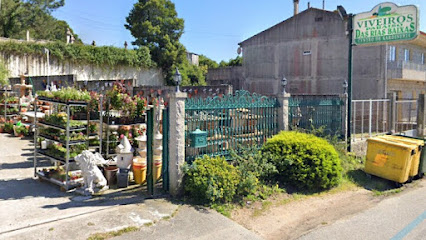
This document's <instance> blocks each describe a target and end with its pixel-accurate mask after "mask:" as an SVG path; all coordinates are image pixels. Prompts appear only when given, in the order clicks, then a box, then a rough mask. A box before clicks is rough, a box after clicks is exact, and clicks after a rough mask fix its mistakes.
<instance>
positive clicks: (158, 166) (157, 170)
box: [153, 155, 163, 181]
mask: <svg viewBox="0 0 426 240" xmlns="http://www.w3.org/2000/svg"><path fill="white" fill-rule="evenodd" d="M153 164H154V168H153V174H154V180H155V181H158V180H160V178H161V170H162V167H163V161H162V159H161V155H159V156H157V155H154V163H153Z"/></svg>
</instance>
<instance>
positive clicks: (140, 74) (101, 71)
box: [0, 53, 164, 86]
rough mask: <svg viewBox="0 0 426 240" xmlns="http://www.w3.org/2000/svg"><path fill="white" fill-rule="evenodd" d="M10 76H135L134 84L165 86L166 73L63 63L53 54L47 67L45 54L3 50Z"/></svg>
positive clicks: (116, 77)
mask: <svg viewBox="0 0 426 240" xmlns="http://www.w3.org/2000/svg"><path fill="white" fill-rule="evenodd" d="M0 57H1V58H3V59H4V62H5V65H6V67H7V68H8V69H9V70H10V77H11V78H18V77H19V76H20V75H26V76H33V77H37V76H47V75H50V76H59V75H74V76H75V81H94V80H101V81H102V80H122V79H134V80H135V85H136V86H140V85H156V86H160V85H163V82H164V80H163V76H162V72H161V70H158V69H143V68H141V69H138V68H134V67H129V66H113V67H111V66H107V65H105V66H96V65H90V64H85V63H73V62H61V61H59V60H58V59H56V58H54V57H52V56H50V64H49V65H50V66H49V70H48V64H47V57H46V55H26V56H18V55H9V54H3V53H0Z"/></svg>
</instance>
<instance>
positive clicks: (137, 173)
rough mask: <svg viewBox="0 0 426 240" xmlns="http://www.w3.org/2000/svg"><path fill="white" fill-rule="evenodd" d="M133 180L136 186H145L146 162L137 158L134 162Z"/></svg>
mask: <svg viewBox="0 0 426 240" xmlns="http://www.w3.org/2000/svg"><path fill="white" fill-rule="evenodd" d="M133 178H134V179H135V182H136V184H143V183H145V182H146V161H145V160H144V159H142V158H135V159H134V160H133Z"/></svg>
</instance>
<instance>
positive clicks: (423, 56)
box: [422, 53, 425, 64]
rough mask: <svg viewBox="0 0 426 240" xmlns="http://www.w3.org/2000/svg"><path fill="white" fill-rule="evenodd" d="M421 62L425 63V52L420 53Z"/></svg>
mask: <svg viewBox="0 0 426 240" xmlns="http://www.w3.org/2000/svg"><path fill="white" fill-rule="evenodd" d="M422 64H425V54H424V53H422Z"/></svg>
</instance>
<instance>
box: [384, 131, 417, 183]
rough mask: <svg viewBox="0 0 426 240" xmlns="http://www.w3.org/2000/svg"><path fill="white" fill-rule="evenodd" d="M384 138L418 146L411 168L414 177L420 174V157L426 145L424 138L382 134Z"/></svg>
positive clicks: (411, 175) (411, 174)
mask: <svg viewBox="0 0 426 240" xmlns="http://www.w3.org/2000/svg"><path fill="white" fill-rule="evenodd" d="M381 137H382V138H384V139H389V140H391V141H397V142H401V143H405V144H412V145H414V146H416V147H417V149H416V154H415V155H414V158H413V161H412V163H411V168H410V174H409V175H410V177H414V176H416V175H417V174H419V165H420V157H421V154H422V149H423V147H424V145H425V142H424V141H423V140H418V139H413V138H406V137H402V136H392V135H384V136H381Z"/></svg>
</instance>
